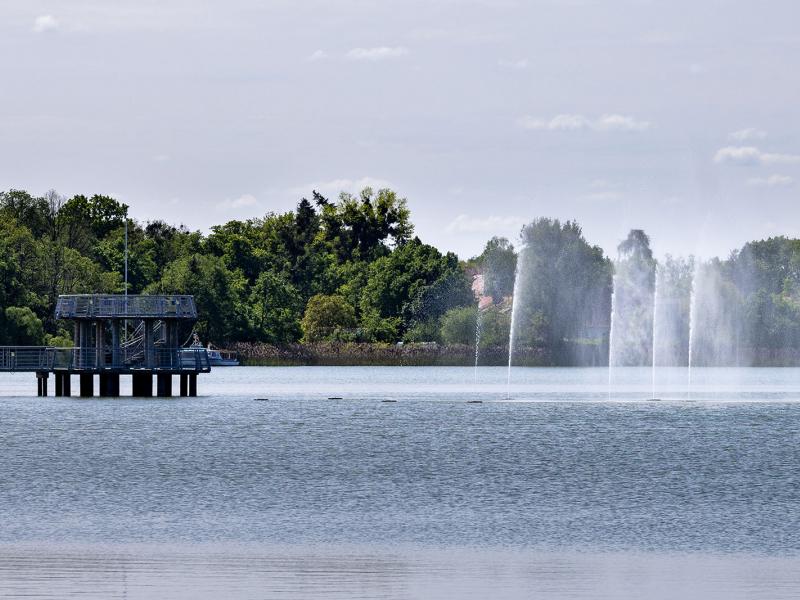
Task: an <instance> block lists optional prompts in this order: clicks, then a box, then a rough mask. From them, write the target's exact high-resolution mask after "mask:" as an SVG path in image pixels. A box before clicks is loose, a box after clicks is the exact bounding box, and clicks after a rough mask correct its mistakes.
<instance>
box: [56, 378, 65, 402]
mask: <svg viewBox="0 0 800 600" xmlns="http://www.w3.org/2000/svg"><path fill="white" fill-rule="evenodd" d="M63 375H64V374H63V373H56V374H55V376H56V396H63V395H64V377H63Z"/></svg>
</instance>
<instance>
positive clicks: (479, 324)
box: [475, 301, 483, 383]
mask: <svg viewBox="0 0 800 600" xmlns="http://www.w3.org/2000/svg"><path fill="white" fill-rule="evenodd" d="M477 310H478V312H477V314H476V315H475V383H478V359H479V358H480V351H481V332H482V331H483V311H482V310H481V303H480V301H478V308H477Z"/></svg>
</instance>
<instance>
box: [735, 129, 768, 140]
mask: <svg viewBox="0 0 800 600" xmlns="http://www.w3.org/2000/svg"><path fill="white" fill-rule="evenodd" d="M766 137H767V132H766V131H762V130H761V129H756V128H754V127H748V128H747V129H740V130H739V131H734V132H732V133H729V134H728V138H729V139H731V140H734V141H736V142H749V141H752V140H763V139H764V138H766Z"/></svg>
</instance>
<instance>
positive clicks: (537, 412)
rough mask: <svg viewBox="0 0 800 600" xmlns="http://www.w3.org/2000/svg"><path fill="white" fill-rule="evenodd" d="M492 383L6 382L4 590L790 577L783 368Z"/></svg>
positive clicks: (768, 585)
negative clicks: (144, 385)
mask: <svg viewBox="0 0 800 600" xmlns="http://www.w3.org/2000/svg"><path fill="white" fill-rule="evenodd" d="M505 377H506V373H505V371H504V370H503V369H492V368H486V369H481V370H480V371H479V373H478V383H477V384H475V383H474V381H475V376H474V373H473V371H472V370H470V369H460V368H412V367H409V368H397V367H394V368H390V367H387V368H366V367H354V368H343V367H336V368H322V367H319V368H297V367H295V368H255V367H254V368H238V369H237V368H233V369H217V370H215V371H214V372H213V373H212V374H211V375H209V376H206V377H201V378H200V382H199V389H200V393H201V394H203V395H202V396H201V397H198V398H191V399H186V398H174V399H133V398H119V399H100V398H94V399H80V398H76V397H74V398H69V399H63V398H46V399H39V398H35V397H20V396H19V394H20V393H22V392H25V393H27V392H28V388H29V387H30V388H33V386H34V385H35V381H34V378H33V376H32V375H30V374H16V375H3V376H2V377H1V378H0V392H2V393H4V394H7V395H6V396H4V397H2V398H0V409H2V411H3V412H2V421H1V422H0V423H1V424H0V434H1V435H2V459H1V460H0V513H1V514H2V520H1V521H0V595H3V594H6V595H11V594H20V595H26V594H27V595H28V596H29V597H30V596H31V595H32V596H33V597H47V594H48V593H50V592H52V595H53V597H65V596H69V595H84V597H85V594H87V593H92V594H96V595H97V597H114V594H116V595H117V596H118V597H129V598H133V597H137V598H138V597H159V596H162V597H163V596H164V595H165V594H166V595H168V596H170V597H176V596H178V592H177V590H184V591H187V594H186V597H190V596H191V597H203V596H202V594H201V588H203V589H208V590H212V591H211V592H207V593H206V592H203V593H206V596H205V597H209V598H211V597H218V596H219V595H220V594H219V593H218V592H219V590H221V589H226V590H228V596H229V597H242V598H250V597H253V598H255V597H267V596H269V597H292V598H301V597H311V596H318V597H325V596H331V597H337V596H336V594H339V596H338V597H391V598H394V597H444V596H445V595H447V594H446V591H447V590H448V589H451V590H460V592H459V594H458V595H460V596H462V597H463V596H468V595H470V594H472V596H473V597H486V596H487V595H492V594H493V595H494V596H495V597H510V598H517V597H529V595H530V593H531V592H534V591H535V592H538V593H539V594H544V595H545V596H547V597H576V598H577V597H609V598H611V597H615V598H616V597H643V596H647V597H669V595H664V594H662V592H663V591H664V590H675V589H680V590H682V592H683V593H682V594H680V595H681V596H682V597H720V598H722V597H727V598H730V597H751V598H752V597H763V598H776V597H791V596H792V595H793V594H794V593H795V592H797V591H798V590H800V582H798V576H797V575H796V574H797V573H798V572H800V561H799V560H798V551H800V535H798V534H797V531H798V530H800V528H799V526H800V508H798V506H799V505H800V476H799V475H798V464H800V402H798V399H800V370H795V369H748V370H737V369H696V370H695V373H694V374H693V380H694V385H693V387H692V389H691V390H688V389H687V387H686V382H685V370H680V369H676V370H667V369H665V370H663V372H661V373H659V377H658V379H657V383H658V387H657V391H658V393H657V395H658V397H660V398H661V400H660V401H658V402H652V401H649V400H648V399H649V398H650V397H651V396H652V388H651V382H652V380H651V374H650V372H649V370H639V369H618V370H617V371H616V372H615V374H614V379H613V386H612V388H611V389H610V390H609V388H608V385H607V383H608V372H607V371H606V370H605V369H516V370H515V371H514V373H513V377H512V386H511V389H510V390H509V389H507V387H506V385H505ZM331 397H340V398H341V400H331V399H329V398H331ZM256 399H259V400H258V401H257V400H256ZM386 400H394V401H395V402H386ZM468 400H471V401H473V402H472V403H468V402H467V401H468ZM475 400H481V401H482V403H474V401H475ZM765 574H768V576H766V575H765ZM193 582H195V583H197V585H194V584H193ZM200 582H202V585H200ZM170 586H171V587H170ZM93 590H94V591H93ZM102 590H104V591H102ZM213 590H217V593H214V592H213ZM659 590H661V591H659ZM266 591H268V592H269V593H268V594H267V593H266ZM123 592H124V594H123ZM167 592H168V593H167ZM190 592H192V593H190ZM181 593H182V592H181ZM659 594H661V596H659Z"/></svg>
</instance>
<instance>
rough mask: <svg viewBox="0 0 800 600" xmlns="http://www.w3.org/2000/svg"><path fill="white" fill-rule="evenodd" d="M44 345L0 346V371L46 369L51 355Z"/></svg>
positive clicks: (49, 363) (48, 366)
mask: <svg viewBox="0 0 800 600" xmlns="http://www.w3.org/2000/svg"><path fill="white" fill-rule="evenodd" d="M48 350H49V349H48V348H47V347H45V346H19V347H18V346H0V371H47V370H49V369H50V365H51V362H50V361H51V360H52V356H51V355H50V353H49V352H48Z"/></svg>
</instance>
